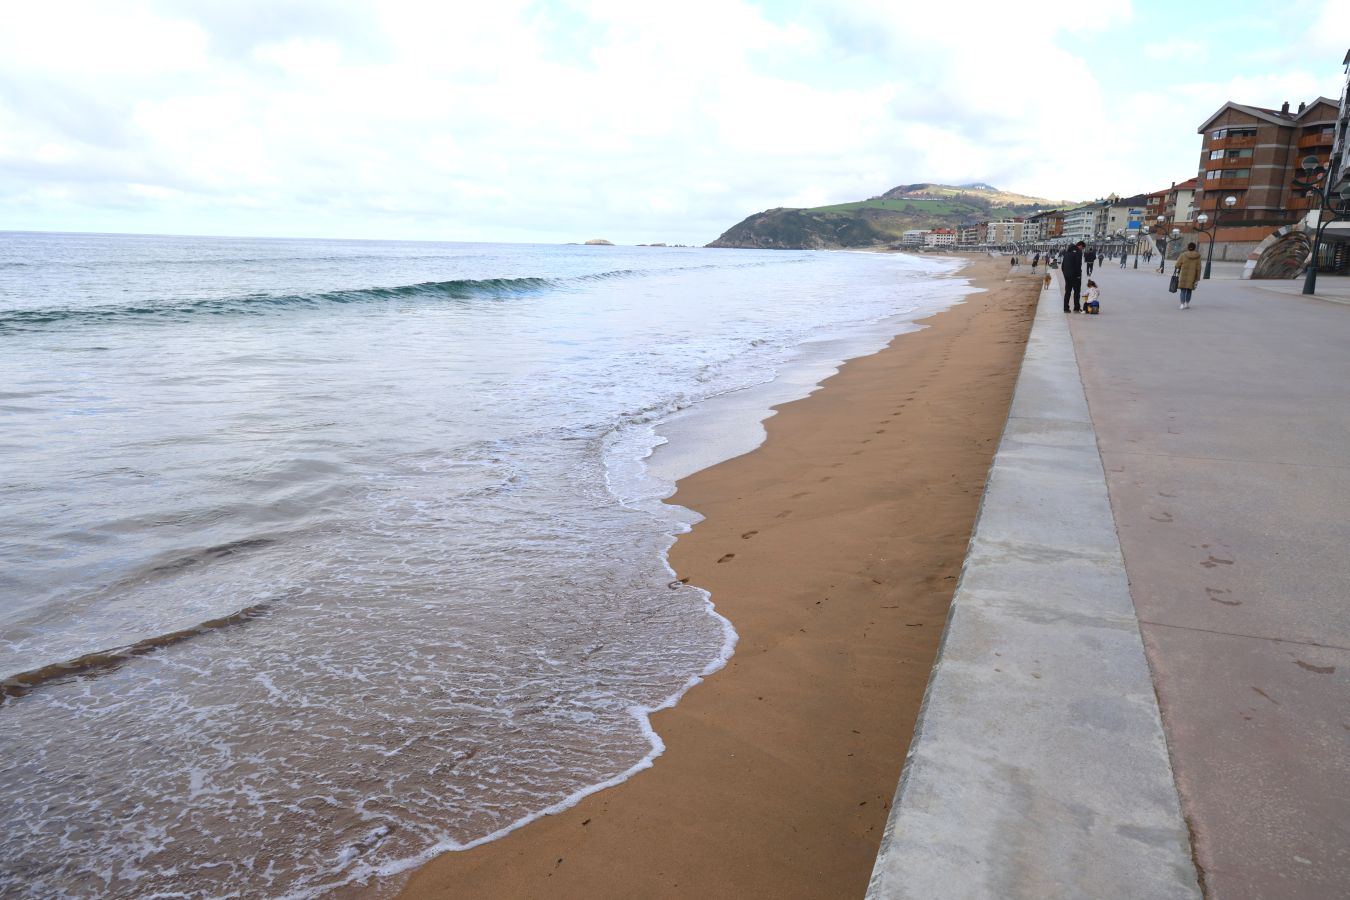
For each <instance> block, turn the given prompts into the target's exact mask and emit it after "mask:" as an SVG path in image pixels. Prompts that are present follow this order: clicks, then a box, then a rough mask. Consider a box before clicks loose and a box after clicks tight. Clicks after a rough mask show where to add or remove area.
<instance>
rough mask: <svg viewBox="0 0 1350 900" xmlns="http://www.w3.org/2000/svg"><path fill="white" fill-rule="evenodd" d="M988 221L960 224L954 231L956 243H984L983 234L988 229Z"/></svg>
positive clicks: (965, 245)
mask: <svg viewBox="0 0 1350 900" xmlns="http://www.w3.org/2000/svg"><path fill="white" fill-rule="evenodd" d="M988 228H989V223H987V222H980V223H978V224H975V225H962V226H961V227H960V228H959V229H957V231H956V243H957V245H958V246H961V247H974V246H977V245H979V244H983V243H984V236H985V234H986V232H987V231H988Z"/></svg>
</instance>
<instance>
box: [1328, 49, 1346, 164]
mask: <svg viewBox="0 0 1350 900" xmlns="http://www.w3.org/2000/svg"><path fill="white" fill-rule="evenodd" d="M1341 65H1343V66H1345V87H1344V88H1342V90H1341V109H1340V112H1338V113H1337V114H1336V135H1335V141H1334V143H1333V144H1332V146H1331V165H1329V166H1328V167H1327V168H1328V169H1330V172H1329V173H1328V175H1327V177H1328V178H1330V179H1331V184H1337V183H1339V182H1340V180H1341V178H1342V177H1343V176H1344V175H1346V174H1347V173H1350V143H1348V142H1350V135H1347V132H1350V53H1346V54H1345V59H1344V60H1342V61H1341Z"/></svg>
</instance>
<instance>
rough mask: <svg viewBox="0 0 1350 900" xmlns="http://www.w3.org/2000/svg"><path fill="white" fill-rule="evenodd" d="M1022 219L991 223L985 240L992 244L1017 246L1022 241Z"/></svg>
mask: <svg viewBox="0 0 1350 900" xmlns="http://www.w3.org/2000/svg"><path fill="white" fill-rule="evenodd" d="M1022 225H1023V223H1022V220H1021V219H999V220H998V221H996V222H990V223H989V230H988V231H987V232H986V234H985V240H986V241H987V242H988V243H990V244H996V245H1000V246H1001V245H1003V244H1017V243H1021V241H1022V231H1023V227H1022Z"/></svg>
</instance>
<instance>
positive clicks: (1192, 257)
mask: <svg viewBox="0 0 1350 900" xmlns="http://www.w3.org/2000/svg"><path fill="white" fill-rule="evenodd" d="M1174 271H1175V272H1176V273H1177V290H1178V291H1180V292H1181V305H1180V306H1179V307H1177V308H1178V309H1190V308H1191V291H1193V290H1195V286H1196V285H1197V284H1199V283H1200V254H1199V252H1198V251H1197V250H1196V249H1195V243H1194V242H1192V243H1189V244H1187V245H1186V249H1185V250H1183V251H1181V255H1180V256H1178V257H1177V267H1176V269H1175V270H1174Z"/></svg>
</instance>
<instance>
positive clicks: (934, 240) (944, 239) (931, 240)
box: [923, 228, 956, 248]
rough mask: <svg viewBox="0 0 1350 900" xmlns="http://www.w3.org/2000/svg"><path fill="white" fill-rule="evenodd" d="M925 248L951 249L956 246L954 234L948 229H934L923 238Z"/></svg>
mask: <svg viewBox="0 0 1350 900" xmlns="http://www.w3.org/2000/svg"><path fill="white" fill-rule="evenodd" d="M923 245H924V246H925V247H939V248H951V247H955V246H956V232H955V231H954V230H952V229H950V228H934V229H933V230H932V231H929V232H928V233H926V234H925V235H924V236H923Z"/></svg>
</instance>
